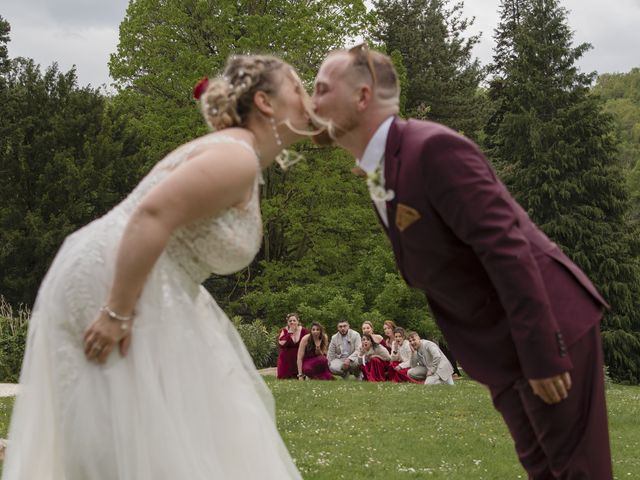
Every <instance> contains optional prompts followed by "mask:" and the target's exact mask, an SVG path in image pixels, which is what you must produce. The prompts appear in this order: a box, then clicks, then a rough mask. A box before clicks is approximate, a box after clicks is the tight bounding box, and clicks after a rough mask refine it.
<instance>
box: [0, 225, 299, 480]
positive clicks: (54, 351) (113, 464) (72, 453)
mask: <svg viewBox="0 0 640 480" xmlns="http://www.w3.org/2000/svg"><path fill="white" fill-rule="evenodd" d="M123 228H124V220H123V219H122V218H118V216H117V215H110V216H107V217H104V218H103V219H100V220H98V221H96V222H93V223H92V224H90V225H88V226H87V227H85V228H83V229H82V230H80V231H78V232H76V233H74V234H73V235H71V236H70V237H69V238H68V239H67V240H66V241H65V243H64V245H63V247H62V248H61V250H60V252H59V253H58V255H57V257H56V259H55V261H54V263H53V265H52V266H51V268H50V270H49V272H48V274H47V276H46V278H45V280H44V281H43V284H42V285H41V288H40V291H39V293H38V299H37V301H36V305H35V307H34V310H33V314H32V318H31V322H30V327H29V335H28V342H27V349H26V353H25V359H24V363H23V368H22V374H21V384H22V387H21V393H20V394H19V395H18V397H17V399H16V403H15V406H14V411H13V416H12V421H11V428H10V435H9V446H8V449H7V456H6V461H5V464H4V473H3V477H2V478H3V479H4V480H17V479H20V480H115V479H118V480H164V479H166V480H178V479H180V480H182V479H185V480H187V479H188V480H205V479H206V480H211V479H225V480H226V479H231V480H235V479H237V480H244V479H254V478H260V479H273V480H282V479H298V478H301V477H300V475H299V473H298V471H297V469H296V467H295V465H294V463H293V461H292V459H291V457H290V455H289V453H288V451H287V449H286V447H285V445H284V443H283V441H282V439H281V438H280V435H279V434H278V431H277V429H276V425H275V420H274V406H273V400H272V397H271V394H270V392H269V390H268V388H267V387H266V385H265V384H264V382H263V380H262V379H261V378H260V376H259V375H258V373H257V372H256V370H255V367H254V366H253V363H252V361H251V358H250V356H249V354H248V352H247V351H246V349H245V347H244V345H243V343H242V341H241V339H240V337H239V335H238V334H237V332H236V330H235V329H234V327H233V325H232V324H231V323H230V321H229V319H228V318H227V317H226V315H225V314H224V312H223V311H222V310H221V309H220V308H219V307H218V305H217V304H216V303H215V301H214V300H213V299H212V298H211V296H210V295H209V294H208V293H207V292H206V290H205V289H204V288H202V287H201V286H200V285H199V284H198V283H197V282H195V281H194V280H193V279H191V278H189V276H188V275H187V274H186V273H184V272H183V271H182V270H181V269H180V267H178V266H177V264H176V263H175V262H174V261H172V259H171V258H169V257H167V255H166V254H163V255H162V256H161V257H160V259H159V260H158V262H157V264H156V265H155V267H154V269H153V270H152V272H151V274H150V276H149V278H148V279H147V283H146V284H145V288H144V291H143V294H142V296H141V298H140V300H139V302H138V304H137V307H136V319H135V322H134V324H133V327H132V344H131V347H130V350H129V353H128V354H127V356H126V357H122V356H121V355H120V353H119V352H117V351H114V352H112V354H111V356H110V357H109V359H108V361H107V363H106V364H104V365H96V364H94V363H89V362H87V361H86V360H85V358H84V354H83V346H82V335H83V332H84V329H85V328H86V327H87V326H88V325H89V324H90V323H91V322H92V321H93V320H94V319H95V318H96V315H97V313H98V311H99V309H100V307H101V305H102V304H103V303H104V301H105V299H106V297H107V293H108V289H109V288H110V284H111V279H112V276H113V265H114V262H115V254H116V249H117V245H118V243H119V239H120V236H121V232H122V229H123Z"/></svg>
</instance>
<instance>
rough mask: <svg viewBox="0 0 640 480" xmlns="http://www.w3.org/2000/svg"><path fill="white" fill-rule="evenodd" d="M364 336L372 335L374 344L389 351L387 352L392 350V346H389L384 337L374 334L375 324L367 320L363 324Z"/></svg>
mask: <svg viewBox="0 0 640 480" xmlns="http://www.w3.org/2000/svg"><path fill="white" fill-rule="evenodd" d="M362 334H363V335H364V334H367V335H370V336H371V339H372V340H373V343H375V344H376V345H382V346H383V347H384V348H386V349H387V351H390V350H391V345H387V342H386V341H385V339H384V337H383V336H382V335H378V334H377V333H374V331H373V324H372V323H371V322H370V321H369V320H365V321H364V322H362Z"/></svg>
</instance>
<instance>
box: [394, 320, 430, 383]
mask: <svg viewBox="0 0 640 480" xmlns="http://www.w3.org/2000/svg"><path fill="white" fill-rule="evenodd" d="M393 335H394V337H395V340H394V341H393V343H392V344H391V363H390V364H389V372H388V375H387V377H388V378H389V381H390V382H394V383H401V382H414V383H422V381H420V380H414V379H413V378H411V377H410V376H409V374H408V373H407V372H408V371H409V369H410V368H411V346H410V345H409V342H408V341H407V335H406V332H405V330H404V328H402V327H396V328H394V334H393Z"/></svg>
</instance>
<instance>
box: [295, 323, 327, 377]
mask: <svg viewBox="0 0 640 480" xmlns="http://www.w3.org/2000/svg"><path fill="white" fill-rule="evenodd" d="M328 344H329V339H328V337H327V334H326V333H324V327H323V326H322V325H321V324H319V323H318V322H313V323H311V333H309V334H307V335H305V336H304V337H302V340H300V346H299V347H298V379H300V380H304V379H305V377H306V378H311V379H314V380H333V375H331V372H330V371H329V362H328V360H327V349H328Z"/></svg>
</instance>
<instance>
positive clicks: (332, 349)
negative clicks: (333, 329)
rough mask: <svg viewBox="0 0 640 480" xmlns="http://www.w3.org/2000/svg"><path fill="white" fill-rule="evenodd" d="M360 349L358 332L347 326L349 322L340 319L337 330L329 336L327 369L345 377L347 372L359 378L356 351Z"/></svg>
mask: <svg viewBox="0 0 640 480" xmlns="http://www.w3.org/2000/svg"><path fill="white" fill-rule="evenodd" d="M359 351H360V334H359V333H358V332H356V331H354V330H351V329H350V328H349V322H347V321H346V320H340V321H339V322H338V332H337V333H336V334H335V335H334V336H333V337H331V342H330V343H329V352H328V353H327V359H328V360H329V370H331V373H333V374H334V375H339V376H341V377H343V378H346V377H347V376H348V375H349V374H352V375H354V376H355V377H357V378H360V367H359V365H358V352H359Z"/></svg>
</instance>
